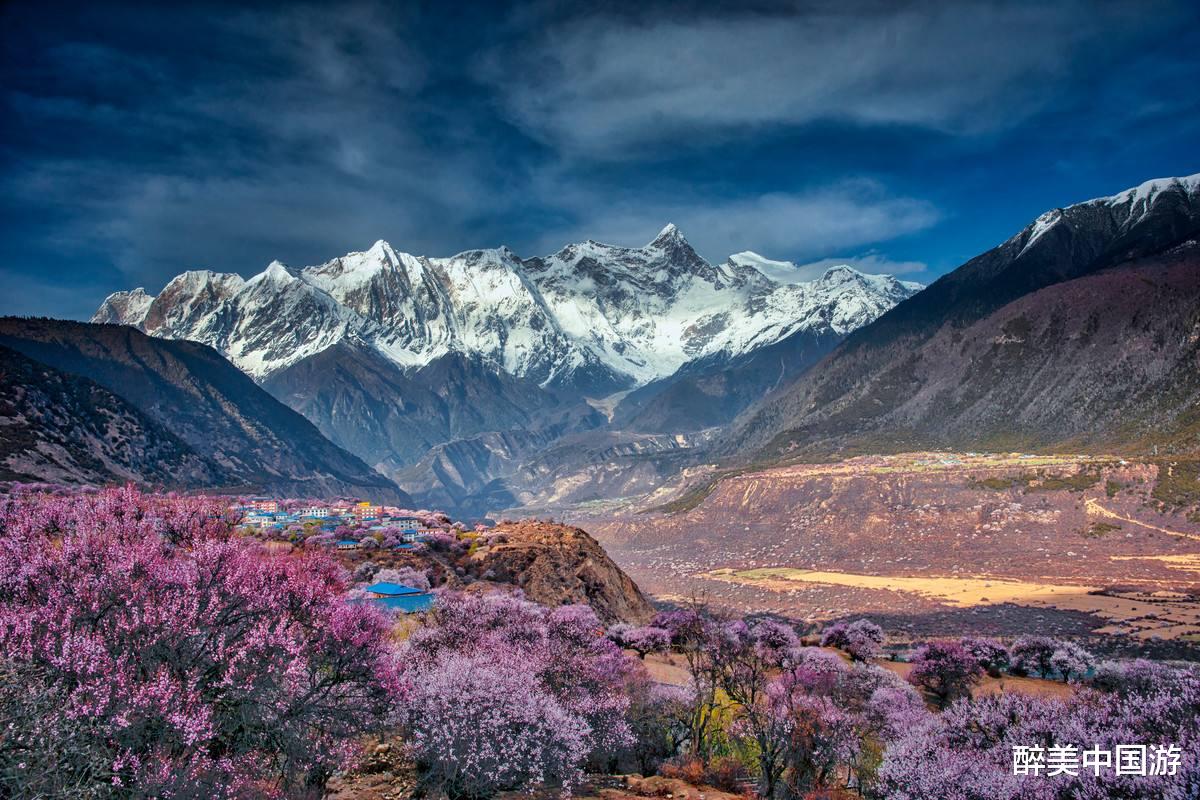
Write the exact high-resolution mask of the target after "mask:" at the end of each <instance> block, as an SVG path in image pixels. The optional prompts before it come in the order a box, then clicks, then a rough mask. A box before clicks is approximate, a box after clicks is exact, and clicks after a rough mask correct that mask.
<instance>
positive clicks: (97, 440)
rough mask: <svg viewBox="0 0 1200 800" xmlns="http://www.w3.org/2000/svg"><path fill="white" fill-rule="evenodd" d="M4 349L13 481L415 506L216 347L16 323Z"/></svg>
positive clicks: (3, 325) (103, 329)
mask: <svg viewBox="0 0 1200 800" xmlns="http://www.w3.org/2000/svg"><path fill="white" fill-rule="evenodd" d="M0 347H3V348H4V349H3V350H2V351H0V368H2V369H3V370H4V377H5V380H4V382H3V390H2V391H3V395H2V396H0V397H2V400H3V402H4V404H5V413H4V415H3V416H4V418H5V424H4V425H3V426H0V452H2V453H3V464H2V465H0V472H2V473H3V475H4V476H5V477H6V478H7V479H10V480H13V479H21V480H52V481H60V482H67V483H73V482H92V483H110V482H114V481H126V480H132V481H134V482H137V483H142V484H148V485H152V486H162V487H167V488H197V489H198V488H204V489H215V490H243V491H272V492H276V493H282V494H287V495H293V496H302V497H303V496H314V497H321V496H333V495H343V494H352V495H360V496H366V497H373V498H378V499H380V500H389V501H392V502H407V501H408V500H409V498H408V497H407V496H406V495H405V494H404V493H403V492H401V491H400V490H399V489H397V487H396V486H395V484H394V483H392V482H391V481H389V480H388V479H387V478H386V477H384V476H382V475H379V474H378V473H376V472H374V471H373V470H371V469H369V468H368V467H367V466H366V465H365V464H364V463H363V462H362V461H360V460H359V459H358V458H356V457H355V456H353V455H351V454H349V453H347V452H345V451H344V450H342V449H341V448H339V447H337V446H336V445H334V444H332V443H331V442H329V441H328V440H327V439H325V438H324V437H323V436H321V434H320V432H319V431H318V430H317V429H316V428H315V427H313V425H312V424H311V423H310V422H308V421H307V420H305V419H304V418H303V417H302V416H300V415H299V414H297V413H296V412H294V411H292V410H291V409H289V408H287V407H286V406H285V405H283V404H282V403H280V402H279V401H277V400H275V399H274V398H273V397H271V396H270V395H269V394H267V393H266V392H265V391H263V390H262V389H261V388H259V387H258V386H257V385H255V383H254V382H253V381H252V380H250V379H249V378H247V377H246V376H245V375H244V374H242V373H241V372H240V371H238V370H237V369H236V368H235V367H234V366H233V365H231V364H230V363H229V362H228V361H226V360H225V359H224V358H222V357H221V356H220V355H219V354H218V353H216V352H215V351H214V350H213V349H212V348H210V347H208V346H207V345H203V344H199V343H196V342H171V341H163V340H160V339H155V338H152V337H149V336H146V335H145V334H142V333H140V332H139V331H136V330H134V329H132V328H129V327H119V326H114V325H91V324H87V323H79V322H66V321H62V320H44V319H17V318H12V317H7V318H0Z"/></svg>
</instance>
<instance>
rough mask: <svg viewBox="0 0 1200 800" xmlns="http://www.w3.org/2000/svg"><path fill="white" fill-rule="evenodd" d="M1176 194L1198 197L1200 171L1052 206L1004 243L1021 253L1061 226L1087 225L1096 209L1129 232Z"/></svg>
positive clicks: (1189, 198) (1192, 200) (1188, 198)
mask: <svg viewBox="0 0 1200 800" xmlns="http://www.w3.org/2000/svg"><path fill="white" fill-rule="evenodd" d="M1178 197H1182V198H1183V199H1184V202H1188V203H1195V202H1197V201H1198V200H1200V173H1197V174H1195V175H1185V176H1183V177H1178V178H1155V179H1153V180H1149V181H1145V182H1144V183H1141V184H1139V185H1137V186H1134V187H1132V188H1130V189H1126V190H1125V191H1123V192H1117V193H1116V194H1114V195H1109V196H1108V197H1096V198H1093V199H1091V200H1085V201H1083V202H1082V203H1075V204H1074V205H1070V206H1067V207H1065V208H1055V209H1051V210H1050V211H1046V212H1045V213H1043V214H1040V215H1039V216H1038V218H1037V219H1035V220H1034V221H1033V222H1031V223H1029V224H1028V225H1026V226H1025V229H1024V230H1022V231H1021V232H1020V233H1018V234H1016V235H1015V236H1013V237H1011V238H1010V239H1009V240H1008V241H1007V242H1006V244H1008V245H1009V246H1013V247H1019V248H1020V250H1019V252H1018V255H1021V254H1024V253H1025V251H1027V250H1029V249H1031V248H1033V247H1034V246H1035V245H1039V243H1041V242H1043V241H1048V240H1047V239H1046V234H1047V233H1049V232H1050V231H1052V230H1055V229H1057V228H1058V227H1059V226H1060V225H1063V224H1065V225H1067V226H1068V228H1070V227H1073V226H1076V225H1080V224H1083V225H1086V224H1088V223H1087V220H1088V219H1089V218H1090V215H1092V214H1094V213H1095V212H1096V211H1097V210H1103V213H1104V214H1105V215H1106V216H1108V217H1109V218H1110V219H1112V220H1113V222H1114V224H1115V225H1116V226H1117V227H1118V228H1120V229H1121V230H1125V231H1128V230H1129V229H1130V228H1132V227H1133V226H1134V225H1136V224H1138V223H1139V222H1140V221H1142V220H1143V219H1145V218H1146V216H1147V215H1148V214H1149V213H1150V210H1151V208H1152V207H1154V206H1155V205H1156V204H1158V203H1159V202H1160V201H1163V200H1164V199H1165V201H1166V202H1171V198H1178ZM1051 238H1053V237H1051Z"/></svg>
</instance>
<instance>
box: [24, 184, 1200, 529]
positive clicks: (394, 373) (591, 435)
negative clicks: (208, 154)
mask: <svg viewBox="0 0 1200 800" xmlns="http://www.w3.org/2000/svg"><path fill="white" fill-rule="evenodd" d="M1198 240H1200V176H1191V177H1186V178H1168V179H1161V180H1155V181H1149V182H1147V183H1144V184H1142V185H1141V186H1138V187H1135V188H1133V189H1129V190H1127V191H1124V192H1121V193H1119V194H1117V195H1113V196H1112V197H1105V198H1099V199H1096V200H1091V201H1088V202H1084V203H1079V204H1076V205H1073V206H1069V207H1066V208H1060V209H1054V210H1052V211H1049V212H1047V213H1045V214H1043V215H1041V216H1040V217H1038V218H1037V219H1036V220H1034V221H1033V222H1031V223H1030V224H1029V225H1028V226H1027V227H1026V228H1025V229H1024V230H1022V231H1021V232H1019V233H1018V234H1017V235H1015V236H1013V237H1012V238H1011V239H1009V240H1008V241H1006V242H1004V243H1002V244H1000V245H999V246H997V247H995V248H993V249H992V250H989V251H988V252H986V253H984V254H982V255H980V256H978V257H976V258H974V259H971V260H970V261H969V262H967V263H966V264H964V265H963V266H961V267H959V268H958V269H956V270H954V271H953V272H951V273H949V274H947V275H945V276H944V277H942V278H941V279H939V280H938V281H936V282H935V283H934V284H932V285H931V286H930V287H929V288H927V289H924V290H923V291H922V290H921V287H920V286H919V285H917V284H912V283H907V282H903V281H899V280H896V279H895V278H892V277H890V276H871V275H864V274H862V273H860V272H857V271H855V270H853V269H850V268H849V267H844V266H843V267H835V268H833V269H830V270H828V271H826V272H825V273H824V274H823V275H821V276H820V277H818V278H816V279H814V280H808V281H794V280H792V276H795V275H798V274H800V272H799V271H798V270H797V269H796V268H795V267H794V266H793V265H790V264H787V263H784V262H774V261H770V260H769V259H765V258H763V257H762V256H759V255H757V254H754V253H749V252H747V253H739V254H737V255H735V256H731V257H730V258H729V259H727V260H726V261H725V262H723V263H721V264H715V265H714V264H710V263H709V262H707V261H705V260H704V259H703V258H701V257H700V256H699V255H698V254H697V253H696V251H695V250H693V249H692V247H691V246H690V245H689V244H688V242H687V240H686V239H685V238H684V237H683V235H682V234H681V233H680V232H679V231H678V230H677V229H676V228H675V227H674V226H671V225H668V226H667V227H666V228H664V229H663V231H662V232H661V233H660V234H659V235H658V236H657V237H656V238H655V239H654V240H653V241H652V242H650V243H649V244H647V245H646V246H645V247H640V248H624V247H614V246H611V245H605V244H600V243H597V242H592V241H589V242H584V243H580V244H574V245H569V246H567V247H564V248H563V249H562V250H560V251H559V252H557V253H555V254H553V255H551V256H546V257H543V258H531V259H521V258H519V257H518V256H516V255H515V254H514V253H513V252H512V251H510V250H508V249H507V248H500V249H495V250H474V251H468V252H465V253H460V254H459V255H456V256H452V257H449V258H427V257H417V256H412V255H408V254H406V253H400V252H397V251H396V250H394V249H393V248H392V247H391V246H389V245H388V244H387V243H385V242H377V243H376V244H375V245H374V246H373V247H372V248H370V249H369V250H367V251H365V252H362V253H351V254H349V255H347V256H343V257H341V258H337V259H334V260H333V261H330V262H328V263H326V264H322V265H319V266H315V267H308V268H305V269H300V270H293V269H290V268H288V267H285V266H283V265H282V264H279V263H277V262H276V263H273V264H271V265H270V266H269V267H268V268H267V269H266V270H264V271H263V272H262V273H260V274H258V275H256V276H254V277H252V278H250V279H243V278H241V277H239V276H237V275H220V274H216V273H212V272H187V273H183V274H182V275H179V276H178V277H176V278H174V279H173V280H171V281H170V282H169V283H168V284H167V285H166V287H164V289H163V290H162V291H161V292H160V293H159V294H158V295H156V296H153V297H151V296H150V295H148V294H146V293H145V292H144V291H143V290H141V289H138V290H134V291H132V292H118V293H117V294H114V295H112V296H110V297H109V298H108V299H107V300H105V302H104V304H103V305H102V306H101V308H100V309H99V310H98V311H97V313H96V316H95V318H94V320H95V322H97V323H100V322H104V323H118V324H121V325H126V326H133V327H136V328H137V329H139V330H141V331H145V332H146V333H148V334H150V335H151V336H153V337H157V338H158V339H174V340H192V341H196V342H200V343H203V344H205V345H209V346H211V347H212V348H214V349H215V350H216V351H217V352H219V353H220V354H222V355H224V356H225V357H227V358H228V359H229V360H230V361H231V362H232V363H233V364H235V365H237V367H239V368H240V369H241V370H242V371H243V372H245V373H246V375H248V376H250V377H251V378H253V379H254V381H255V382H257V383H258V385H259V386H261V387H262V388H263V389H265V390H266V391H268V392H270V393H271V394H272V395H274V396H275V397H276V398H278V399H279V400H281V401H282V402H283V403H285V404H286V405H287V406H290V407H291V408H292V409H295V410H296V411H298V412H300V413H301V414H303V415H304V416H305V417H307V418H308V420H310V421H311V422H312V423H313V424H314V425H315V426H316V428H317V429H319V430H320V432H321V433H323V434H324V435H325V436H326V437H328V439H330V440H331V441H332V442H333V443H334V444H335V445H337V446H340V447H341V448H344V449H345V450H347V451H349V452H350V453H353V454H355V455H356V456H358V457H359V458H361V459H362V460H363V461H364V462H365V463H366V464H369V465H370V466H371V467H372V468H373V469H374V470H376V472H377V473H379V474H381V475H383V476H387V477H388V478H390V479H392V480H394V481H396V482H397V483H398V485H399V486H400V487H401V488H402V489H405V490H407V491H409V492H411V493H412V494H413V495H414V496H415V497H416V500H417V501H418V502H420V503H424V504H427V505H436V506H441V507H446V508H450V509H453V510H455V511H456V512H458V513H460V514H464V515H478V514H483V513H484V512H487V511H493V510H499V509H504V508H512V507H518V506H525V507H561V506H572V505H579V504H581V503H588V502H591V501H597V500H603V501H612V500H620V501H622V502H628V501H630V500H634V501H635V502H636V499H637V498H641V500H642V501H643V502H649V501H650V500H652V499H654V498H658V497H662V496H664V492H666V494H668V495H669V494H670V491H669V490H668V489H666V488H664V486H667V485H670V486H680V485H683V486H686V485H687V482H688V480H689V478H688V476H689V475H690V474H692V472H697V474H703V473H704V472H705V470H709V469H711V467H702V466H701V465H704V464H712V463H724V464H726V465H729V466H738V465H747V464H752V463H753V464H761V463H771V462H777V461H780V460H788V459H804V458H813V457H819V458H827V457H830V456H833V455H839V454H840V455H846V454H855V453H862V452H895V451H902V450H912V449H918V448H931V447H935V448H936V447H953V448H966V449H1000V450H1013V449H1019V450H1032V449H1056V448H1058V449H1061V448H1067V449H1076V450H1078V449H1083V450H1106V451H1119V452H1137V453H1140V452H1153V451H1155V450H1156V449H1158V450H1161V451H1163V452H1183V451H1187V452H1194V451H1195V450H1196V449H1197V448H1198V447H1200V412H1197V411H1196V410H1195V409H1197V408H1198V407H1200V379H1198V378H1197V375H1198V374H1200V373H1198V371H1197V367H1198V366H1200V344H1198V342H1200V255H1198V252H1200V244H1197V241H1198ZM105 330H118V329H115V328H105ZM126 330H127V329H126ZM114 335H115V334H114ZM0 344H7V345H8V346H9V347H13V348H14V349H18V350H21V348H20V347H18V346H16V345H13V344H11V343H9V342H7V341H6V340H4V339H2V338H0ZM22 352H23V353H24V354H25V355H26V356H29V357H32V358H35V359H38V360H40V361H42V362H44V363H46V364H48V365H49V366H51V367H56V368H61V369H65V370H67V371H70V369H69V365H64V364H61V363H58V362H56V361H55V360H54V359H48V360H47V359H44V358H39V356H38V355H37V353H33V352H29V348H25V349H24V350H22ZM205 352H208V353H211V352H212V351H209V350H206V351H205ZM213 357H215V354H213ZM80 374H83V375H84V376H85V377H93V378H95V376H94V375H92V374H91V373H89V372H87V371H86V370H81V371H80ZM96 380H97V382H98V383H100V384H102V386H103V387H104V388H107V389H109V390H110V391H112V392H113V393H114V394H118V395H120V396H121V397H122V398H123V399H125V400H130V398H129V397H128V396H126V395H122V394H121V393H120V391H118V390H119V388H120V387H119V386H116V385H114V384H113V381H112V379H110V380H109V381H107V382H106V381H105V380H102V379H99V378H96ZM245 383H246V385H248V386H249V385H252V384H251V383H250V381H248V380H247V381H245ZM61 391H65V389H62V390H61ZM133 404H134V405H135V406H136V408H137V409H138V410H140V411H142V412H146V413H148V414H149V415H150V416H151V417H153V418H154V419H155V420H157V421H160V422H162V421H164V420H166V421H167V422H168V423H169V421H170V418H171V416H172V414H173V413H175V412H171V413H160V414H159V416H155V415H154V414H153V413H152V412H151V410H150V409H151V408H152V407H153V404H150V405H147V400H146V399H143V401H142V402H137V401H136V400H135V401H134V403H133ZM114 413H115V412H114ZM168 427H170V429H171V430H172V431H175V432H177V433H179V434H180V437H181V438H182V439H183V440H185V441H189V442H190V440H188V437H187V436H186V435H184V434H183V433H182V431H183V430H184V429H181V428H180V427H179V426H178V425H170V424H168ZM334 449H335V450H336V448H334ZM93 450H94V447H93ZM210 452H213V451H204V450H197V453H198V454H200V453H202V454H205V455H207V454H209V453H210ZM338 452H340V451H338ZM301 462H303V458H300V459H299V460H298V461H297V462H296V465H297V466H296V467H295V469H296V470H299V469H300V467H299V466H298V464H299V463H301ZM289 463H290V462H289ZM339 463H341V462H339ZM194 468H195V469H203V468H204V467H203V465H201V464H199V462H197V464H196V465H195V466H194ZM288 469H289V470H290V469H292V467H291V466H289V467H288ZM284 471H287V470H284ZM330 472H331V474H333V473H336V474H338V475H339V476H341V477H339V478H338V480H341V481H346V482H353V481H362V480H363V478H362V477H361V476H360V475H358V474H357V473H355V475H354V477H353V479H351V477H350V473H353V472H354V470H353V469H351V467H350V466H349V465H346V464H344V463H341V466H340V467H338V469H337V470H332V469H331V470H330ZM289 474H291V475H293V476H294V477H295V478H296V479H299V478H300V472H299V471H293V472H289ZM681 476H682V478H681Z"/></svg>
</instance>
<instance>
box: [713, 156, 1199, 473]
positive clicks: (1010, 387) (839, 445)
mask: <svg viewBox="0 0 1200 800" xmlns="http://www.w3.org/2000/svg"><path fill="white" fill-rule="evenodd" d="M1197 240H1200V175H1195V176H1191V177H1188V178H1172V179H1163V180H1158V181H1149V182H1147V183H1145V184H1142V185H1141V186H1139V187H1137V188H1134V189H1130V190H1128V191H1125V192H1121V193H1120V194H1117V195H1114V196H1113V197H1107V198H1101V199H1098V200H1092V201H1089V202H1086V203H1080V204H1078V205H1074V206H1070V207H1068V208H1065V209H1056V210H1054V211H1050V212H1047V213H1046V214H1043V215H1042V216H1040V217H1039V218H1038V219H1037V220H1035V221H1034V222H1032V223H1031V224H1030V225H1029V226H1027V227H1026V228H1025V229H1024V230H1023V231H1021V232H1020V233H1018V234H1017V235H1016V236H1014V237H1012V238H1011V239H1009V240H1008V241H1007V242H1005V243H1003V244H1001V245H1000V246H999V247H996V248H995V249H993V250H990V251H988V252H987V253H984V254H983V255H981V256H978V257H977V258H974V259H972V260H971V261H969V262H967V263H966V264H964V265H963V266H962V267H959V268H958V269H957V270H955V271H954V272H951V273H950V274H948V275H946V276H945V277H943V278H941V279H940V280H938V281H937V282H935V283H934V284H933V285H931V286H930V287H929V288H928V289H926V290H925V291H923V292H921V293H920V294H918V295H916V296H914V297H912V298H910V299H908V300H905V301H904V302H902V303H900V304H899V305H897V306H896V307H895V308H893V309H892V310H891V311H888V312H887V313H885V314H883V315H882V316H881V317H879V318H878V319H877V320H876V321H875V322H873V323H872V324H870V325H867V326H865V327H863V328H861V329H859V330H858V331H856V332H855V333H853V334H851V335H850V336H849V337H848V338H847V339H846V340H845V341H844V342H843V343H841V344H840V345H839V346H838V347H837V349H836V350H835V351H834V352H833V353H832V354H831V355H830V356H829V357H828V358H826V359H825V360H824V361H823V362H821V363H820V364H819V365H818V366H817V367H815V368H814V369H812V370H810V371H808V372H806V373H804V374H802V375H801V376H799V377H798V378H796V379H794V380H793V381H792V383H791V384H790V385H789V386H787V387H785V388H783V389H781V390H779V391H778V392H776V393H775V394H774V395H773V396H771V397H769V398H768V399H767V400H766V401H764V402H763V403H761V404H760V405H758V406H757V407H755V408H752V409H750V410H749V411H747V412H746V413H745V414H744V415H743V416H742V418H740V419H739V420H738V421H737V423H736V424H735V425H734V427H733V430H732V432H731V433H730V434H729V435H728V436H726V437H725V439H724V440H723V442H722V443H721V445H720V446H719V448H718V450H719V452H721V453H723V454H724V455H725V456H726V457H728V458H731V459H733V460H740V461H748V460H754V459H762V458H766V459H774V458H784V457H788V456H789V455H792V456H796V455H801V454H804V453H808V454H810V455H814V454H821V453H830V452H838V451H848V452H853V451H855V450H858V451H866V452H872V451H874V452H897V451H901V450H906V449H917V448H919V447H926V446H958V447H969V448H989V447H990V448H1015V447H1021V448H1036V447H1052V446H1054V447H1070V446H1081V445H1082V446H1096V447H1110V448H1111V447H1118V448H1134V449H1137V448H1143V447H1145V446H1148V445H1152V444H1155V443H1159V444H1164V445H1170V446H1173V447H1179V448H1183V449H1191V448H1194V447H1195V446H1196V445H1197V442H1196V437H1195V432H1194V430H1193V426H1194V420H1195V414H1194V412H1193V411H1192V410H1191V409H1192V408H1194V406H1195V402H1196V398H1197V396H1198V394H1197V383H1196V379H1195V369H1196V364H1197V357H1198V351H1197V346H1196V333H1195V331H1196V325H1197V324H1198V323H1200V317H1198V316H1197V311H1196V308H1197V299H1198V298H1197V278H1196V275H1197V274H1198V272H1200V255H1198V252H1200V251H1198V247H1197V244H1196V241H1197ZM1166 431H1175V432H1176V434H1177V437H1176V438H1175V439H1171V437H1167V436H1161V435H1160V434H1161V433H1164V432H1166ZM1168 439H1171V440H1170V441H1168Z"/></svg>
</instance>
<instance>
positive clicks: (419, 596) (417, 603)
mask: <svg viewBox="0 0 1200 800" xmlns="http://www.w3.org/2000/svg"><path fill="white" fill-rule="evenodd" d="M365 591H366V592H367V593H368V594H370V595H371V596H372V602H374V603H375V604H376V605H379V606H382V607H383V608H386V609H388V610H390V611H399V612H401V613H402V614H412V613H415V612H418V611H428V610H429V608H430V607H431V606H433V599H434V598H433V595H432V594H431V593H429V592H426V591H424V590H422V589H417V588H416V587H413V586H405V585H404V584H402V583H389V582H388V581H381V582H379V583H373V584H371V585H370V586H368V587H367V588H366V590H365Z"/></svg>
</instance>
